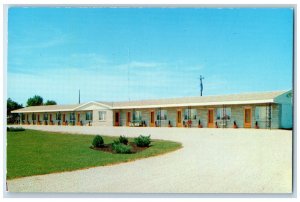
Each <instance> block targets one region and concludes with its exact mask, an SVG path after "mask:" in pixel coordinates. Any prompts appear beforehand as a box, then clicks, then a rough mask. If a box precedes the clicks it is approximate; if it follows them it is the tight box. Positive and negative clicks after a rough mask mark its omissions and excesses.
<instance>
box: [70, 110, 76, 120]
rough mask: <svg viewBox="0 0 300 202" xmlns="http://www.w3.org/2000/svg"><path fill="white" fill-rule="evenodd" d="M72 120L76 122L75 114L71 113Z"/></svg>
mask: <svg viewBox="0 0 300 202" xmlns="http://www.w3.org/2000/svg"><path fill="white" fill-rule="evenodd" d="M70 120H71V121H75V113H74V112H72V113H70Z"/></svg>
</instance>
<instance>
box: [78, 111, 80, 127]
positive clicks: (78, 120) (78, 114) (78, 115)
mask: <svg viewBox="0 0 300 202" xmlns="http://www.w3.org/2000/svg"><path fill="white" fill-rule="evenodd" d="M77 125H80V113H78V114H77Z"/></svg>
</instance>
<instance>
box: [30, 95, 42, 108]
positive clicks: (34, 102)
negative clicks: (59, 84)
mask: <svg viewBox="0 0 300 202" xmlns="http://www.w3.org/2000/svg"><path fill="white" fill-rule="evenodd" d="M39 105H43V98H42V97H41V96H39V95H35V96H33V97H31V98H28V100H27V107H30V106H39Z"/></svg>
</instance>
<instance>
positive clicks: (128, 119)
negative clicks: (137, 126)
mask: <svg viewBox="0 0 300 202" xmlns="http://www.w3.org/2000/svg"><path fill="white" fill-rule="evenodd" d="M130 122H131V112H127V119H126V126H129V124H130Z"/></svg>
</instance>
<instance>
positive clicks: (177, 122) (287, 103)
mask: <svg viewBox="0 0 300 202" xmlns="http://www.w3.org/2000/svg"><path fill="white" fill-rule="evenodd" d="M292 111H293V110H292V91H291V90H290V91H275V92H263V93H247V94H233V95H221V96H202V97H200V96H199V97H183V98H170V99H156V100H140V101H125V102H95V101H92V102H87V103H82V104H74V105H48V106H34V107H25V108H22V109H18V110H15V111H12V113H18V114H19V124H20V125H58V126H61V127H65V126H75V125H76V126H91V127H92V126H116V127H186V128H270V129H271V128H272V129H273V128H292V127H293V120H292V117H293V113H292Z"/></svg>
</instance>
